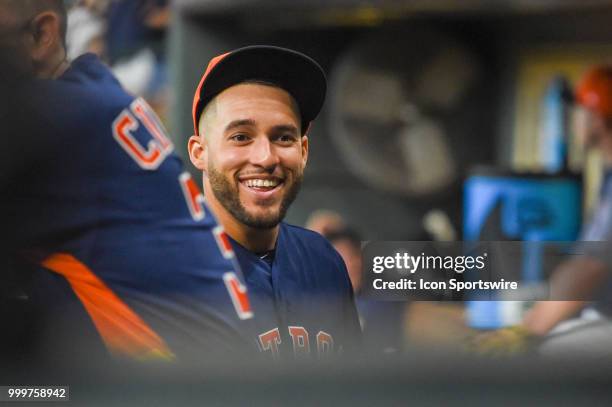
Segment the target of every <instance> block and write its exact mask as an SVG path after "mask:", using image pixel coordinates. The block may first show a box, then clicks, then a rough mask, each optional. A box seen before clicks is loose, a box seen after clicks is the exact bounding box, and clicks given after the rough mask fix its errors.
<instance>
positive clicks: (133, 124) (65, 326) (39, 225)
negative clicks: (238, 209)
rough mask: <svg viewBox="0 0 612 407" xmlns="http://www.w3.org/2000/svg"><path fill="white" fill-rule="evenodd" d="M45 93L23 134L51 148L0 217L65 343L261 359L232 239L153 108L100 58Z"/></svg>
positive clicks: (123, 351) (42, 87) (76, 65)
mask: <svg viewBox="0 0 612 407" xmlns="http://www.w3.org/2000/svg"><path fill="white" fill-rule="evenodd" d="M35 98H36V100H35V101H34V105H35V106H36V107H37V114H38V115H37V118H36V120H38V121H39V122H37V129H38V131H37V132H36V133H35V134H27V135H21V137H27V140H28V142H31V143H38V142H40V143H43V144H44V146H45V148H44V151H42V154H40V155H39V157H37V158H36V159H32V160H31V162H32V165H30V166H29V167H28V170H27V175H26V176H23V177H21V178H20V179H21V181H20V182H19V185H15V186H14V188H13V190H12V191H11V192H10V194H11V195H10V196H11V198H12V199H11V205H9V207H8V208H6V210H7V211H8V212H5V213H4V214H5V215H6V216H7V217H8V218H13V219H15V224H14V225H13V228H12V229H13V230H11V233H12V234H13V235H14V239H15V241H16V242H17V243H15V244H16V246H18V247H19V249H20V254H21V255H22V256H23V257H25V258H27V259H29V260H31V261H34V262H36V264H37V265H38V267H35V272H34V273H33V275H32V277H31V284H29V286H28V289H27V291H28V292H27V295H28V296H29V298H30V301H32V302H35V303H39V304H40V305H41V307H44V308H45V311H46V313H47V315H48V319H50V320H51V319H52V321H51V322H50V323H49V325H50V327H51V328H50V329H52V330H54V331H58V330H59V332H56V335H55V336H59V337H61V339H60V340H62V341H65V340H68V341H73V340H75V338H77V337H81V338H82V337H87V338H89V339H91V342H90V344H91V349H85V350H84V351H85V352H95V350H96V349H95V348H96V344H97V345H100V347H101V348H102V349H103V350H104V351H105V352H106V350H108V351H110V352H111V353H113V354H117V355H121V356H127V357H134V358H147V357H161V358H165V359H176V358H178V359H179V360H180V358H181V356H182V354H183V352H184V354H185V355H186V356H185V357H186V358H191V357H193V356H204V357H205V355H206V354H218V353H219V351H220V350H224V349H226V350H228V351H231V350H232V349H233V348H234V346H239V345H241V344H242V345H245V346H247V347H248V346H250V347H251V348H252V349H253V350H254V351H256V347H255V346H254V344H253V340H252V332H251V331H248V328H249V327H248V326H246V325H247V324H250V321H248V320H250V319H251V317H252V311H251V309H250V306H249V303H248V297H247V294H246V288H245V286H244V283H243V282H242V280H241V279H242V276H241V274H240V273H239V272H237V271H236V268H235V267H234V264H233V261H234V260H232V253H231V252H228V251H227V250H223V249H222V247H221V246H220V243H219V242H220V238H221V235H222V230H221V228H220V227H219V226H217V223H216V221H215V219H214V218H213V216H212V214H211V213H210V212H208V209H207V207H206V205H205V203H204V197H203V195H202V194H201V193H200V192H199V188H198V187H197V185H196V183H195V182H194V181H193V180H192V179H191V176H190V175H189V174H188V173H187V172H185V171H184V169H183V166H182V163H181V162H180V160H179V158H178V157H177V156H176V155H175V154H174V153H173V145H172V142H171V141H170V140H169V139H168V137H167V135H166V132H165V130H164V129H163V127H162V125H161V124H160V122H159V120H158V119H157V117H156V115H155V114H154V113H153V112H152V111H151V110H150V108H149V106H148V105H147V104H146V103H145V102H144V101H143V100H142V99H139V98H134V97H133V96H131V95H129V94H127V93H126V92H125V91H124V90H123V89H122V88H121V87H120V85H119V83H118V82H117V81H116V79H115V78H114V77H113V76H112V74H111V73H110V71H109V70H108V69H107V68H106V67H105V66H104V65H103V64H102V63H101V62H100V61H99V60H98V59H97V58H96V57H95V56H93V55H91V54H89V55H84V56H82V57H80V58H78V59H77V60H75V61H74V62H73V63H72V65H71V67H70V68H69V69H68V71H66V72H65V73H64V75H62V77H61V78H59V79H58V80H53V81H39V82H38V83H36V92H35ZM24 180H25V181H24ZM60 327H61V329H60ZM246 344H248V345H246ZM51 351H52V349H51ZM194 352H195V353H194Z"/></svg>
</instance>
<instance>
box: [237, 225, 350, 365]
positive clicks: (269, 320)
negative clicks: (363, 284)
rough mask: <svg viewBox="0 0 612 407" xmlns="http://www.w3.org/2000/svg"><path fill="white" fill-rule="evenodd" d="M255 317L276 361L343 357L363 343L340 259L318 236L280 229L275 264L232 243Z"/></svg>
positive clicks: (263, 347)
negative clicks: (326, 355) (343, 352)
mask: <svg viewBox="0 0 612 407" xmlns="http://www.w3.org/2000/svg"><path fill="white" fill-rule="evenodd" d="M232 245H233V247H234V251H235V253H236V257H237V258H238V262H239V263H240V268H241V269H242V271H243V273H244V278H245V279H246V282H247V287H248V289H249V296H250V299H251V302H252V304H253V309H254V310H255V312H256V317H255V321H254V323H255V325H256V327H257V330H258V335H257V339H258V343H259V347H260V350H261V351H262V352H265V353H269V354H271V355H272V356H273V357H275V358H278V357H282V358H284V359H285V358H287V357H293V355H295V356H296V357H301V356H307V357H313V356H314V357H320V356H323V355H324V354H326V353H332V354H338V353H339V352H342V351H343V350H347V349H348V348H352V347H353V346H354V345H355V344H356V343H359V341H360V335H361V332H360V328H359V321H358V318H357V313H356V310H355V305H354V301H353V291H352V287H351V283H350V280H349V278H348V273H347V271H346V267H345V265H344V262H343V260H342V258H341V257H340V255H339V254H338V253H337V252H336V251H335V250H334V248H333V247H332V246H331V245H330V244H329V242H328V241H327V240H325V239H324V238H323V237H322V236H320V235H319V234H317V233H315V232H312V231H309V230H306V229H302V228H299V227H296V226H291V225H288V224H286V223H281V224H280V231H279V235H278V240H277V243H276V248H275V252H274V258H273V260H272V262H268V261H266V259H262V258H261V257H260V256H258V255H257V254H255V253H252V252H250V251H248V250H247V249H245V248H244V247H242V246H241V245H240V244H238V243H237V242H235V241H233V240H232Z"/></svg>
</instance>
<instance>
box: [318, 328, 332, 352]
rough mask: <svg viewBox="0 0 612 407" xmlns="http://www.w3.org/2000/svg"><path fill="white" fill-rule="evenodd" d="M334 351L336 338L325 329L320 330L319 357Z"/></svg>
mask: <svg viewBox="0 0 612 407" xmlns="http://www.w3.org/2000/svg"><path fill="white" fill-rule="evenodd" d="M333 351H334V338H332V336H331V335H330V334H328V333H327V332H325V331H319V333H318V334H317V353H318V354H319V357H321V356H323V355H324V354H326V353H331V352H333Z"/></svg>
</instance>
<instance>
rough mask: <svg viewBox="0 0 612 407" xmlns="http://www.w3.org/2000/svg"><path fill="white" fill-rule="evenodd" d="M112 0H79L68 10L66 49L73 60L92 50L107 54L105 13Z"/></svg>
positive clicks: (92, 51) (97, 53) (101, 54)
mask: <svg viewBox="0 0 612 407" xmlns="http://www.w3.org/2000/svg"><path fill="white" fill-rule="evenodd" d="M109 1H110V0H79V1H77V2H75V4H74V5H73V6H72V7H71V8H70V9H69V10H68V26H67V32H66V49H67V51H68V59H69V60H73V59H76V58H78V57H80V56H81V55H83V54H86V53H88V52H91V53H93V54H96V55H97V56H98V57H101V58H102V57H104V56H105V54H106V43H105V41H104V36H105V35H106V21H105V19H104V15H105V13H106V9H107V7H108V4H109Z"/></svg>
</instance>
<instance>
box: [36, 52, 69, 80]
mask: <svg viewBox="0 0 612 407" xmlns="http://www.w3.org/2000/svg"><path fill="white" fill-rule="evenodd" d="M69 67H70V63H69V62H68V60H67V59H66V51H62V52H58V53H57V54H56V58H53V60H51V61H49V62H48V63H46V64H44V65H43V66H41V67H40V68H39V69H38V73H37V77H38V78H39V79H57V78H59V77H60V76H62V75H63V74H64V72H66V70H67V69H68V68H69Z"/></svg>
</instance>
